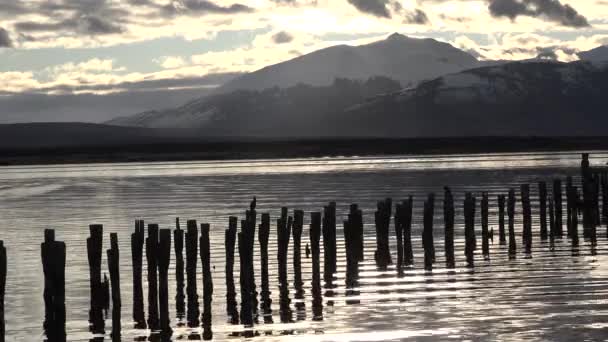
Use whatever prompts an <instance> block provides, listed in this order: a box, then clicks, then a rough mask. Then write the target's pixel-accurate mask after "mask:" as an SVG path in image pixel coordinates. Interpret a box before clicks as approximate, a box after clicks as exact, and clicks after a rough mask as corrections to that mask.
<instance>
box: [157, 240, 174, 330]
mask: <svg viewBox="0 0 608 342" xmlns="http://www.w3.org/2000/svg"><path fill="white" fill-rule="evenodd" d="M170 262H171V229H161V230H160V236H159V243H158V303H159V305H158V307H159V324H160V330H161V336H163V337H165V338H166V337H168V336H171V334H172V329H171V321H170V319H169V264H170Z"/></svg>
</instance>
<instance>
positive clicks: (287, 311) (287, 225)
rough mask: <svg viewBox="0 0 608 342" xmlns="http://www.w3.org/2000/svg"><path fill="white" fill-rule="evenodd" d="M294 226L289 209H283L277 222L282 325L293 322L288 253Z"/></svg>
mask: <svg viewBox="0 0 608 342" xmlns="http://www.w3.org/2000/svg"><path fill="white" fill-rule="evenodd" d="M292 226H293V218H292V217H291V216H289V217H288V216H287V208H286V207H283V208H281V217H280V218H279V219H278V220H277V243H278V249H277V260H278V263H279V296H280V308H279V315H280V317H281V322H282V323H288V322H291V320H292V311H291V308H290V302H291V300H290V299H289V284H288V283H287V251H288V248H289V239H290V236H291V229H292Z"/></svg>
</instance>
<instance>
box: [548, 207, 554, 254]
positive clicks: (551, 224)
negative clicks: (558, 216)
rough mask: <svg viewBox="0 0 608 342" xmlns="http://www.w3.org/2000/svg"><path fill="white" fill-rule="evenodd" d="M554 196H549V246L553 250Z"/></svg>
mask: <svg viewBox="0 0 608 342" xmlns="http://www.w3.org/2000/svg"><path fill="white" fill-rule="evenodd" d="M554 208H555V206H554V204H553V198H552V197H549V246H550V248H551V250H553V248H554V247H555V211H554Z"/></svg>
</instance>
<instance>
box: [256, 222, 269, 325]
mask: <svg viewBox="0 0 608 342" xmlns="http://www.w3.org/2000/svg"><path fill="white" fill-rule="evenodd" d="M269 237H270V214H267V213H265V214H262V222H261V223H260V227H259V230H258V241H259V243H260V254H261V255H260V257H261V259H262V260H261V267H262V271H261V274H262V291H261V297H262V305H261V308H262V314H263V315H264V323H267V324H270V323H272V299H271V292H270V282H269V277H268V239H269Z"/></svg>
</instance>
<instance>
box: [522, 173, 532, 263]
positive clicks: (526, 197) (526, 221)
mask: <svg viewBox="0 0 608 342" xmlns="http://www.w3.org/2000/svg"><path fill="white" fill-rule="evenodd" d="M520 190H521V206H522V214H523V232H522V242H523V245H524V251H525V253H526V254H527V255H530V254H531V253H532V208H531V205H530V186H529V185H528V184H522V185H521V189H520Z"/></svg>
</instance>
